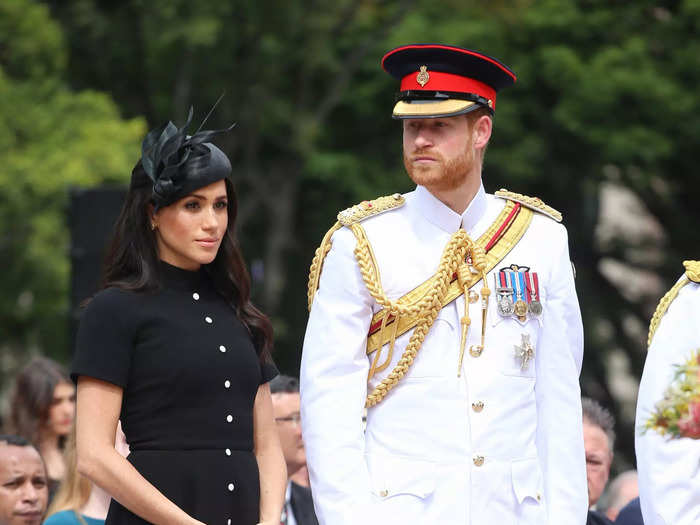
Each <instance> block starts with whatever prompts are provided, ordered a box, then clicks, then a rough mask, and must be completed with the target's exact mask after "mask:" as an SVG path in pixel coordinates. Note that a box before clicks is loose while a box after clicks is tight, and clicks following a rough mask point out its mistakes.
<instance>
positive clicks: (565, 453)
mask: <svg viewBox="0 0 700 525" xmlns="http://www.w3.org/2000/svg"><path fill="white" fill-rule="evenodd" d="M559 228H560V230H559V232H557V233H558V235H557V236H556V238H554V239H553V240H552V252H551V253H552V256H553V258H554V261H555V262H554V265H553V266H552V274H551V275H550V276H549V279H548V280H547V282H548V283H549V286H548V289H547V297H546V304H545V308H546V310H545V315H543V323H544V324H543V327H542V331H541V336H540V340H539V341H540V342H539V344H538V346H539V348H538V349H537V351H538V352H539V359H536V360H535V362H536V364H537V383H536V385H535V395H536V400H537V439H536V443H537V453H538V456H539V459H540V465H541V466H542V470H543V473H544V481H545V487H544V488H545V499H546V503H547V508H548V514H549V516H548V521H547V523H571V524H576V525H578V524H580V525H583V524H584V523H585V522H586V513H587V510H588V490H587V481H586V457H585V449H584V447H583V427H582V414H581V391H580V387H579V374H580V373H581V363H582V361H583V326H582V323H581V312H580V310H579V305H578V298H577V297H576V288H575V286H574V277H573V270H572V267H571V263H570V260H569V248H568V239H567V235H566V230H565V229H564V227H563V226H560V227H559Z"/></svg>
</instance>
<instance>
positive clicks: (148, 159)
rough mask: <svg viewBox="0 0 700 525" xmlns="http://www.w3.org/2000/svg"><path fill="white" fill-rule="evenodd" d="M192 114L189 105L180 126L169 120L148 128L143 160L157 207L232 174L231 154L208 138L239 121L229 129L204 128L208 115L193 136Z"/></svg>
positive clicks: (142, 154) (225, 130) (142, 145)
mask: <svg viewBox="0 0 700 525" xmlns="http://www.w3.org/2000/svg"><path fill="white" fill-rule="evenodd" d="M214 107H216V105H215V106H214ZM213 109H214V108H212V110H213ZM192 113H193V110H192V108H190V111H189V113H188V115H187V122H185V124H184V125H183V126H182V127H181V128H178V127H177V126H176V125H175V124H173V123H172V122H168V123H167V124H164V125H162V126H160V127H158V128H156V129H153V130H151V131H149V132H148V135H146V138H144V139H143V143H142V144H141V163H142V164H143V169H144V171H145V172H146V175H148V178H149V179H151V181H152V182H153V201H154V204H155V207H156V209H158V208H162V207H163V206H168V205H170V204H172V203H173V202H175V201H177V200H178V199H181V198H182V197H185V196H186V195H188V194H190V193H192V192H193V191H194V190H196V189H198V188H202V187H204V186H207V185H209V184H212V183H213V182H216V181H218V180H221V179H224V178H227V177H229V176H230V175H231V162H230V161H229V160H228V157H227V156H226V154H225V153H224V152H223V151H221V150H220V149H219V148H217V147H216V146H214V144H212V143H211V142H209V141H210V140H211V139H212V138H213V137H214V136H215V135H217V134H219V133H225V132H227V131H231V129H233V127H234V126H235V125H236V124H232V125H231V126H230V127H228V128H226V129H219V130H203V131H201V128H202V126H203V125H204V123H205V122H206V120H207V118H208V117H209V115H207V118H205V119H204V121H203V122H202V124H201V125H200V126H199V129H198V130H197V131H196V132H195V133H194V134H193V135H191V136H190V135H187V128H188V127H189V125H190V123H191V122H192ZM209 114H211V111H210V112H209Z"/></svg>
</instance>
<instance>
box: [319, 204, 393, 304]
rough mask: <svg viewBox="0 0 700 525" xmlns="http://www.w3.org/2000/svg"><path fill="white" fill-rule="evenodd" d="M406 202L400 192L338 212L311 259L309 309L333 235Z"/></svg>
mask: <svg viewBox="0 0 700 525" xmlns="http://www.w3.org/2000/svg"><path fill="white" fill-rule="evenodd" d="M405 203H406V199H404V197H403V195H401V194H400V193H394V194H393V195H387V196H384V197H379V198H377V199H374V200H371V201H362V202H361V203H359V204H355V205H354V206H351V207H350V208H347V209H346V210H343V211H341V212H340V213H339V214H338V222H336V223H335V224H334V225H333V226H332V227H331V229H330V230H328V231H327V232H326V235H324V236H323V240H322V241H321V245H320V246H319V247H318V248H317V249H316V253H315V254H314V258H313V260H312V261H311V268H310V269H309V284H308V289H307V304H308V308H309V311H311V306H312V305H313V302H314V295H315V294H316V290H318V284H319V281H320V279H321V270H322V269H323V261H324V259H325V258H326V255H328V252H329V251H331V237H332V236H333V234H334V233H335V232H336V231H338V230H339V229H340V228H342V227H343V226H348V227H350V226H352V225H353V224H357V223H359V222H361V221H363V220H365V219H367V218H369V217H374V216H375V215H379V214H380V213H384V212H385V211H389V210H393V209H395V208H399V207H401V206H403V205H404V204H405Z"/></svg>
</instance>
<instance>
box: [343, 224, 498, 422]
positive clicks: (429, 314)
mask: <svg viewBox="0 0 700 525" xmlns="http://www.w3.org/2000/svg"><path fill="white" fill-rule="evenodd" d="M350 228H351V229H352V232H353V234H354V235H355V238H356V239H357V244H356V246H355V258H356V259H357V263H358V266H359V268H360V274H361V275H362V279H363V280H364V282H365V286H366V287H367V291H368V292H369V294H370V295H371V296H372V297H373V298H374V300H375V301H376V302H377V304H379V305H381V306H383V307H384V308H385V309H386V310H387V312H388V313H389V314H391V315H392V316H394V317H395V321H394V323H393V324H394V327H393V332H394V333H393V336H392V337H391V340H390V346H389V358H388V359H387V361H386V362H385V363H384V364H383V365H381V367H379V366H378V365H377V363H378V360H379V357H378V356H379V354H380V352H377V355H375V357H374V360H373V362H372V365H371V367H370V372H369V377H372V375H373V374H374V373H376V372H377V371H380V370H381V369H383V368H385V367H386V366H388V363H389V362H390V361H391V354H392V352H393V348H394V343H395V339H396V327H397V326H398V318H399V317H400V316H402V315H410V316H415V317H418V318H419V319H420V321H419V322H418V324H417V325H416V328H415V330H414V331H413V333H412V334H411V337H410V339H409V341H408V344H407V345H406V349H405V350H404V352H403V354H402V355H401V358H400V359H399V361H398V363H397V364H396V366H395V367H394V369H393V370H392V371H391V372H390V373H389V375H388V376H387V377H386V378H385V379H384V380H382V381H381V382H380V383H379V384H378V385H377V386H376V387H375V388H374V390H373V391H372V392H370V394H369V395H368V396H367V400H366V403H365V406H366V407H367V408H369V407H372V406H374V405H376V404H377V403H379V402H380V401H381V400H382V399H384V397H385V396H386V395H387V394H388V393H389V391H390V390H391V389H392V388H394V387H395V386H396V384H397V383H398V382H399V381H400V380H401V378H403V376H404V375H406V372H408V369H409V368H410V367H411V365H412V364H413V361H414V360H415V358H416V355H417V354H418V351H419V350H420V348H421V346H422V345H423V341H424V340H425V337H426V335H427V334H428V331H429V330H430V328H431V327H432V325H433V323H434V322H435V319H437V316H438V315H439V313H440V310H441V309H442V301H443V299H444V297H445V295H446V293H447V290H448V288H449V285H450V281H451V280H452V276H453V275H454V274H455V273H457V274H458V275H459V273H458V272H459V268H460V266H462V265H464V266H465V267H466V268H467V271H469V272H471V271H472V267H473V268H474V271H478V268H479V267H481V268H482V272H483V269H484V268H485V267H486V263H485V256H484V253H483V250H481V252H479V251H477V250H475V249H474V246H475V245H474V242H473V241H472V240H471V239H470V238H469V236H468V235H467V232H465V231H464V230H462V229H459V230H457V232H456V233H455V234H454V235H452V237H451V238H450V240H449V242H448V243H447V246H445V249H444V250H443V253H442V257H441V258H440V264H439V266H438V270H437V272H436V273H435V275H434V276H433V278H432V279H431V286H430V287H429V288H428V289H427V290H426V293H425V294H424V295H423V296H422V297H419V298H417V299H416V300H415V301H413V302H411V303H408V304H399V302H398V301H392V300H391V299H389V298H388V297H387V296H386V293H385V292H384V288H383V287H382V283H381V277H380V275H379V268H378V267H377V265H376V262H375V261H376V260H375V258H374V254H373V253H372V247H371V246H370V244H369V241H368V239H367V236H366V234H365V231H364V229H363V228H362V226H360V225H359V224H353V225H352V226H351V227H350ZM477 259H478V261H477ZM467 260H470V261H471V264H468V263H465V261H467ZM477 265H478V266H477ZM484 282H486V280H484ZM487 290H488V288H487ZM489 293H490V291H489V292H486V293H483V292H482V304H484V300H483V298H484V297H486V298H488V294H489ZM467 297H468V291H467ZM466 301H467V302H466V306H465V318H466V319H468V313H467V312H466V310H467V309H468V308H469V306H468V299H466ZM485 304H487V302H486V303H485ZM388 317H389V316H388V315H387V316H386V317H385V319H387V318H388ZM465 324H466V326H468V323H465ZM385 329H386V322H385V321H383V322H382V326H381V330H382V331H383V330H385ZM465 344H466V334H465V335H464V336H463V341H462V352H461V353H463V347H464V345H465ZM482 344H483V339H482Z"/></svg>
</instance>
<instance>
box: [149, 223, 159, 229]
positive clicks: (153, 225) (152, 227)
mask: <svg viewBox="0 0 700 525" xmlns="http://www.w3.org/2000/svg"><path fill="white" fill-rule="evenodd" d="M157 227H158V225H157V224H156V223H155V222H152V223H151V230H155V229H156V228H157Z"/></svg>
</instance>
